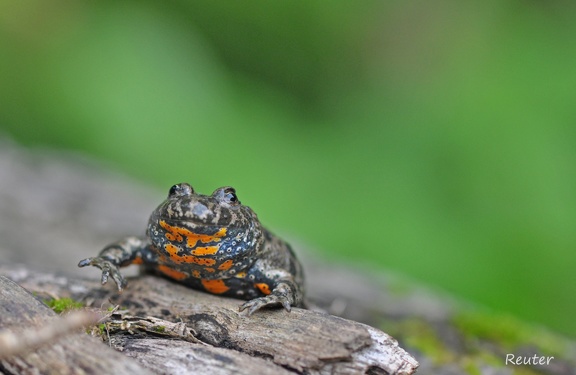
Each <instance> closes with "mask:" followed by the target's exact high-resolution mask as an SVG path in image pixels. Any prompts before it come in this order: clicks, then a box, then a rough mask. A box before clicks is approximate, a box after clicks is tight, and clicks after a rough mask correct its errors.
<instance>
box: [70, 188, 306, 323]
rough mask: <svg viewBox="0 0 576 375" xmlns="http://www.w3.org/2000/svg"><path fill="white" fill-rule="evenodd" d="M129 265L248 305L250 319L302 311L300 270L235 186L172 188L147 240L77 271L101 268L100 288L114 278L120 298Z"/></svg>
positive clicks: (107, 252)
mask: <svg viewBox="0 0 576 375" xmlns="http://www.w3.org/2000/svg"><path fill="white" fill-rule="evenodd" d="M130 264H143V265H144V266H145V267H146V268H147V269H151V270H154V271H156V272H158V273H161V274H163V275H165V276H167V277H170V278H172V279H175V280H178V281H179V282H181V283H184V284H186V285H189V286H191V287H193V288H196V289H201V290H205V291H207V292H210V293H214V294H219V295H224V296H231V297H236V298H240V299H245V300H248V302H246V303H244V304H242V305H241V306H240V310H241V311H243V310H245V311H246V312H247V314H248V315H250V314H252V313H254V312H255V311H257V310H258V309H260V308H262V307H264V306H269V305H270V306H272V305H282V306H284V308H285V309H286V310H288V311H290V308H291V307H292V306H302V305H303V300H304V288H303V284H304V280H303V272H302V267H301V265H300V263H299V262H298V260H297V259H296V257H295V255H294V252H293V251H292V249H291V248H290V245H288V244H287V243H286V242H284V241H282V240H281V239H280V238H278V237H276V236H274V235H273V234H272V233H270V232H269V231H268V230H266V229H265V228H263V227H262V225H261V224H260V221H259V220H258V217H257V216H256V214H255V213H254V211H252V210H251V209H250V207H248V206H244V205H242V204H241V203H240V201H239V200H238V198H237V196H236V192H235V190H234V189H233V188H231V187H222V188H219V189H216V190H215V191H214V192H213V193H212V195H202V194H197V193H195V192H194V189H193V188H192V186H190V185H189V184H187V183H181V184H177V185H174V186H172V188H171V189H170V192H169V194H168V198H167V199H166V200H165V201H164V202H163V203H162V204H160V206H158V208H156V210H154V212H153V213H152V215H151V216H150V220H149V221H148V228H147V230H146V236H145V237H127V238H125V239H123V240H121V241H119V242H116V243H113V244H111V245H109V246H107V247H106V248H104V250H102V251H101V252H100V254H99V255H98V256H97V257H94V258H87V259H84V260H81V261H80V263H78V266H79V267H85V266H95V267H98V268H100V269H102V283H103V284H104V283H106V281H107V280H108V277H109V276H112V278H113V280H114V281H115V282H116V284H117V285H118V290H119V291H122V289H123V288H124V287H125V285H126V283H125V280H124V278H123V277H122V275H121V273H120V271H119V268H120V267H124V266H127V265H130Z"/></svg>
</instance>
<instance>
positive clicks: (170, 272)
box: [158, 264, 188, 280]
mask: <svg viewBox="0 0 576 375" xmlns="http://www.w3.org/2000/svg"><path fill="white" fill-rule="evenodd" d="M158 271H160V272H162V273H163V274H164V275H166V276H168V277H170V278H172V279H175V280H184V279H186V278H188V275H187V274H185V273H184V272H180V271H176V270H174V269H172V268H170V267H168V266H165V265H163V264H160V265H158Z"/></svg>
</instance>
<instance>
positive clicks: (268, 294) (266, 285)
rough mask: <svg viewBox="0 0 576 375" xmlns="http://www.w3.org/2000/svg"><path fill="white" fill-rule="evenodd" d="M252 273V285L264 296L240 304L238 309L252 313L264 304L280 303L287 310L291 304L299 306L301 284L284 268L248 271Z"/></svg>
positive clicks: (301, 298)
mask: <svg viewBox="0 0 576 375" xmlns="http://www.w3.org/2000/svg"><path fill="white" fill-rule="evenodd" d="M250 274H252V275H254V276H255V277H254V287H255V288H257V289H259V290H260V292H262V294H264V295H265V296H263V297H258V298H254V299H252V300H250V301H248V302H245V303H244V304H242V305H241V306H240V308H239V310H240V311H246V314H247V315H252V314H253V313H254V312H256V311H257V310H259V309H261V308H263V307H265V306H277V305H282V306H283V307H284V308H285V309H286V310H287V311H290V310H291V309H292V306H301V305H302V303H303V299H304V293H303V290H302V288H301V286H300V285H299V284H298V283H296V282H295V280H294V276H293V275H291V274H290V273H288V272H287V271H285V270H271V271H267V272H261V271H259V270H257V271H256V272H250V273H249V275H250Z"/></svg>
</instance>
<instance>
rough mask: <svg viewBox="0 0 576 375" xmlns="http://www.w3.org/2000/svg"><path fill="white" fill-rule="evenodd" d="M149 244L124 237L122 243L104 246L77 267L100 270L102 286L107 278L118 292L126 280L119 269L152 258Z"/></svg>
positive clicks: (134, 238)
mask: <svg viewBox="0 0 576 375" xmlns="http://www.w3.org/2000/svg"><path fill="white" fill-rule="evenodd" d="M149 246H150V243H149V242H148V240H147V239H145V238H139V237H126V238H125V239H123V240H122V241H119V242H115V243H113V244H110V245H108V246H106V247H105V248H104V249H103V250H102V251H101V252H100V254H98V256H96V257H92V258H86V259H82V260H81V261H80V262H79V263H78V267H86V266H94V267H98V268H100V269H101V270H102V285H104V284H106V282H107V281H108V278H109V277H110V276H112V280H114V282H115V283H116V285H117V286H118V291H119V292H122V289H124V287H125V286H126V280H125V279H124V278H123V277H122V274H121V273H120V267H126V266H128V265H130V264H142V263H143V262H145V261H150V259H147V258H148V257H150V256H152V253H151V252H150V250H149Z"/></svg>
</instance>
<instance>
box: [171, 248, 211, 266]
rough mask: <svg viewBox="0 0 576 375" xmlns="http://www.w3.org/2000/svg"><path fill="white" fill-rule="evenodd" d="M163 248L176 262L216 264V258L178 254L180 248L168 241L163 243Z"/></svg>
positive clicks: (204, 264) (202, 264)
mask: <svg viewBox="0 0 576 375" xmlns="http://www.w3.org/2000/svg"><path fill="white" fill-rule="evenodd" d="M164 250H166V251H167V252H168V254H169V255H170V260H171V261H173V262H174V263H176V264H182V263H188V264H189V263H194V264H197V265H199V266H213V265H215V264H216V259H210V258H198V257H195V256H193V255H178V251H179V250H180V248H178V247H177V246H174V245H172V244H169V243H168V244H166V245H164Z"/></svg>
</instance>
